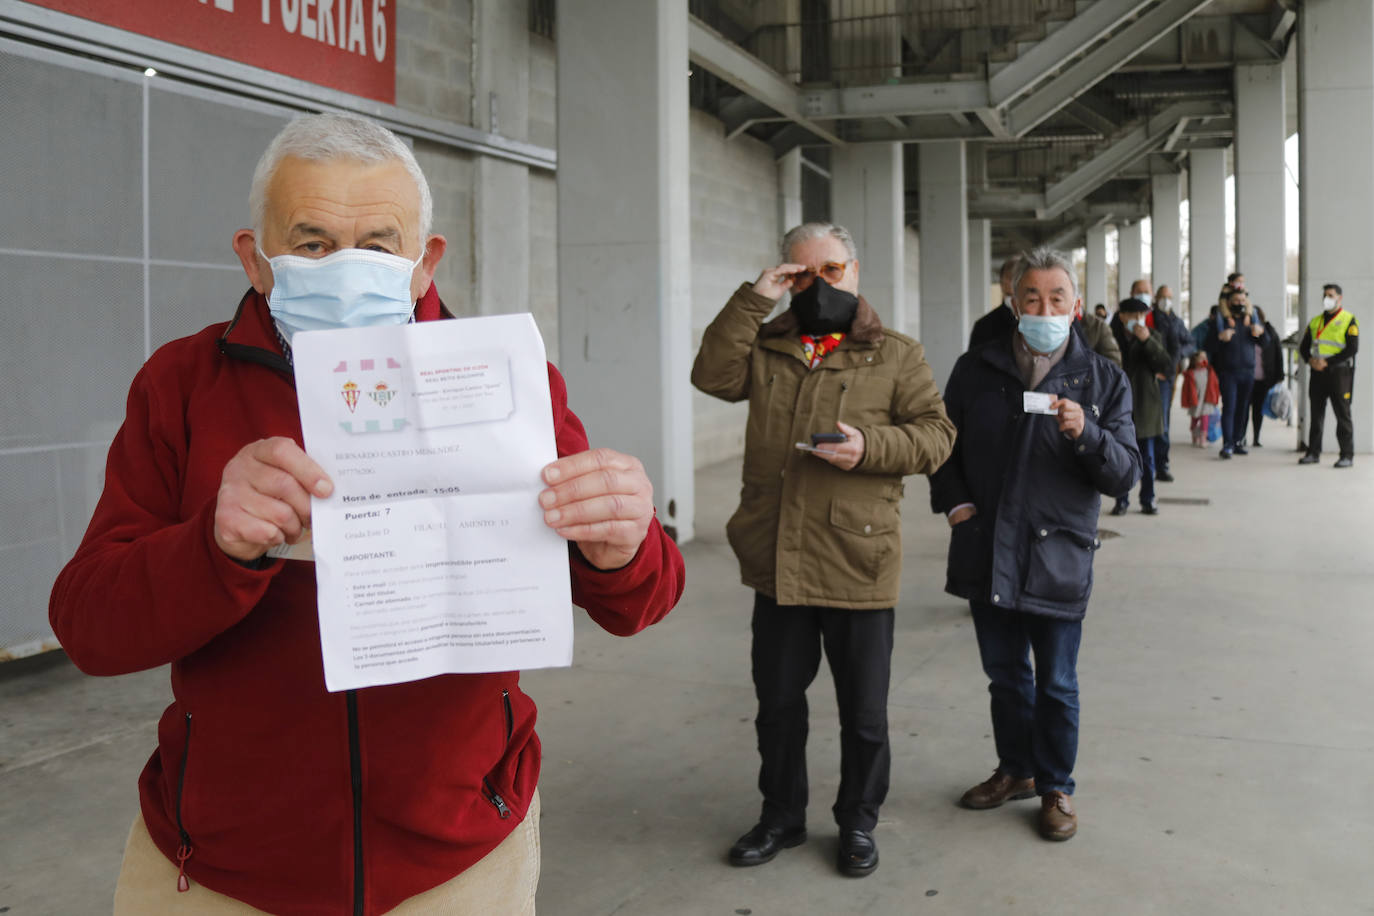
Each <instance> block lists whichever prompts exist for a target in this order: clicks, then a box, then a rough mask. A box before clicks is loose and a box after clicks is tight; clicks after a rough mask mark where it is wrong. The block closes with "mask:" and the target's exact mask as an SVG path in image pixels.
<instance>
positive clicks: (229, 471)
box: [50, 115, 683, 914]
mask: <svg viewBox="0 0 1374 916" xmlns="http://www.w3.org/2000/svg"><path fill="white" fill-rule="evenodd" d="M251 209H252V216H253V228H252V229H243V230H240V231H239V232H237V233H236V234H235V235H234V240H233V245H234V250H235V251H236V252H237V254H238V256H239V259H240V261H241V262H242V264H243V268H244V271H245V273H246V274H247V276H248V280H249V282H250V283H251V285H252V288H251V289H249V290H248V291H247V293H245V294H244V296H243V299H242V301H241V302H240V303H239V306H238V311H237V312H236V314H235V315H234V317H233V320H231V321H228V322H226V323H223V324H217V325H214V326H211V327H209V328H206V329H205V330H203V331H201V332H200V333H199V334H196V335H194V336H192V337H187V338H184V339H182V340H176V341H173V342H171V343H169V344H167V345H166V346H164V347H162V348H161V349H159V350H158V351H157V352H156V353H154V354H153V356H152V358H151V359H149V360H148V362H147V364H145V365H144V367H143V368H142V369H141V370H140V372H139V373H138V375H137V377H136V378H135V380H134V383H133V386H132V389H131V391H130V393H129V399H128V414H127V417H126V419H125V422H124V425H123V427H122V428H121V429H120V431H119V433H118V435H117V436H116V437H115V440H114V443H113V444H112V445H111V447H110V455H109V461H108V466H107V471H106V478H105V491H104V493H103V495H102V496H101V499H100V502H99V504H98V505H97V507H96V510H95V515H94V517H93V518H92V520H91V524H90V527H89V529H88V530H87V532H86V537H85V539H84V540H83V542H82V544H81V546H80V547H79V549H78V550H77V552H76V555H75V557H73V559H72V560H71V562H70V563H69V564H68V565H67V567H66V568H65V569H64V570H63V571H62V573H61V575H60V576H59V577H58V579H57V582H56V585H55V586H54V588H53V594H52V599H51V607H50V617H51V620H52V624H53V628H54V631H55V632H56V633H57V634H58V636H59V638H60V639H61V642H62V645H63V647H64V648H65V649H66V650H67V652H68V654H69V655H70V656H71V658H72V660H73V661H74V662H75V663H76V664H77V666H78V667H80V668H81V669H82V670H84V671H86V672H88V673H91V674H99V675H114V674H122V673H126V672H131V671H138V670H141V669H146V668H152V667H156V666H158V665H164V664H170V665H171V679H172V693H173V701H172V704H171V705H170V706H169V707H168V708H167V710H166V712H165V713H164V714H163V716H162V721H161V723H160V725H159V728H158V747H157V750H156V751H155V752H154V753H153V755H152V757H151V759H150V760H149V761H148V764H147V766H146V767H145V768H144V771H143V774H142V776H141V778H140V779H139V790H140V796H141V806H140V807H141V814H140V816H139V817H138V818H137V819H136V820H135V822H134V825H133V828H132V830H131V831H130V834H129V839H128V843H127V845H126V847H125V854H124V864H123V867H122V869H121V872H120V877H119V883H118V886H117V889H116V891H115V904H114V911H115V913H116V914H145V913H165V912H173V911H175V912H188V913H196V914H215V913H246V912H254V913H256V912H261V911H267V912H271V913H278V914H307V913H354V914H374V913H383V912H395V913H402V914H404V913H418V912H425V913H428V912H455V913H456V912H462V913H519V914H526V913H533V912H534V899H535V887H536V884H537V881H538V874H539V845H538V844H539V834H538V808H539V801H538V795H537V793H536V785H537V782H538V775H539V760H540V753H539V741H538V738H537V737H536V736H535V734H534V720H535V708H534V703H533V701H532V700H530V698H529V697H527V696H525V694H523V693H522V692H521V690H520V687H519V672H516V671H511V672H501V673H493V674H474V675H447V676H442V677H433V678H428V679H425V680H421V681H415V682H411V683H404V684H396V685H390V686H384V687H370V688H367V689H364V690H349V691H346V692H342V693H329V692H328V691H327V690H326V689H325V683H324V674H323V664H322V660H321V651H320V636H319V629H318V621H317V616H316V593H315V576H314V571H313V569H312V568H311V567H310V566H309V565H307V564H304V563H299V562H288V561H283V560H278V559H273V558H271V557H270V556H269V555H268V550H269V549H271V548H273V547H275V546H278V545H281V544H283V543H296V542H297V541H298V540H299V539H300V538H301V537H302V535H303V532H304V530H305V529H306V528H308V527H309V524H310V498H311V497H312V496H314V497H317V498H322V499H324V498H328V497H329V496H330V494H331V493H332V492H333V483H332V482H331V481H330V480H329V479H328V477H327V476H326V475H325V473H324V472H323V470H322V469H321V468H320V466H319V465H318V464H316V463H315V462H314V461H313V460H312V459H311V458H310V456H309V455H307V454H306V453H305V451H304V450H303V449H302V447H301V426H300V417H299V414H298V411H297V407H296V396H295V392H294V390H293V369H292V358H291V353H292V351H291V341H292V337H293V335H294V334H295V333H296V332H297V331H301V330H310V329H319V328H336V327H369V326H381V325H394V324H400V323H404V322H408V321H435V320H440V319H443V318H447V317H451V316H449V315H448V313H447V310H446V309H445V307H444V305H443V303H442V302H441V301H440V299H439V294H438V291H437V290H436V289H435V287H434V285H433V283H432V279H433V276H434V271H435V268H436V267H437V266H438V264H439V260H440V258H442V257H443V254H444V248H445V241H444V238H443V236H441V235H433V234H431V233H430V217H431V212H432V204H431V200H430V192H429V187H428V184H427V183H426V181H425V178H424V175H423V174H422V173H421V171H420V168H419V166H418V165H417V164H416V162H415V158H414V156H413V155H411V153H410V150H409V149H408V148H407V147H406V146H405V145H404V144H403V143H401V141H400V140H399V139H398V138H397V137H396V136H395V135H393V134H392V133H391V132H390V131H388V130H386V129H385V128H382V127H380V126H379V125H377V124H374V123H373V122H371V121H368V120H366V119H364V118H360V117H355V116H349V115H310V116H304V117H301V118H298V119H296V120H295V121H292V122H291V123H290V124H289V125H287V126H286V128H284V129H283V130H282V132H281V133H280V134H279V135H278V136H277V137H276V138H275V139H274V140H273V141H272V143H271V145H270V146H269V147H268V149H267V151H266V152H265V153H264V154H263V157H262V160H261V161H260V162H259V164H258V167H257V171H256V173H255V175H254V179H253V188H252V193H251ZM548 377H549V386H550V393H551V395H552V402H553V417H552V420H553V423H554V430H555V437H556V440H557V447H558V454H559V458H558V460H556V461H554V462H553V463H551V464H549V465H547V466H546V467H545V468H544V470H543V481H544V483H545V484H546V485H547V488H546V489H545V490H544V491H543V492H542V493H541V494H540V496H539V503H540V505H541V506H542V507H543V510H544V518H545V522H546V524H548V525H549V527H551V528H552V529H554V530H555V531H557V532H558V533H559V534H560V535H562V536H563V537H564V538H565V539H567V540H568V542H569V567H570V570H571V579H572V589H573V600H574V601H575V602H576V603H578V604H579V605H581V606H582V607H584V608H586V609H587V611H588V613H589V614H590V615H591V616H592V617H593V619H595V620H596V621H597V622H598V623H599V624H601V626H603V627H605V628H606V629H607V630H609V631H611V632H613V633H618V634H621V635H629V634H631V633H634V632H636V631H638V630H640V629H642V628H643V627H646V626H648V625H649V624H651V623H654V622H655V621H657V620H658V619H660V618H661V617H662V616H663V615H664V614H666V613H667V612H668V610H669V609H670V608H671V607H672V606H673V604H674V603H675V602H676V601H677V599H678V597H679V596H680V594H681V591H682V584H683V567H682V558H681V555H680V554H679V553H678V551H677V548H676V547H675V546H674V545H673V544H672V542H671V541H670V540H669V539H668V538H667V536H666V535H665V534H664V532H663V530H662V529H661V528H660V527H659V525H658V523H657V521H656V520H655V519H654V513H653V498H652V497H653V493H652V487H651V485H650V483H649V480H648V478H647V477H646V476H645V473H644V470H643V468H642V466H641V465H640V463H639V462H638V461H637V460H635V459H634V458H632V457H630V456H628V455H622V454H619V453H617V452H613V451H610V450H607V449H597V450H589V448H588V444H587V439H586V435H585V434H584V432H583V429H582V425H581V423H580V422H579V421H578V419H577V417H576V416H574V415H573V413H572V412H571V411H570V410H569V409H568V406H567V392H566V389H565V387H564V385H563V381H562V378H561V376H560V375H559V374H558V371H557V370H556V369H554V368H553V366H549V367H548Z"/></svg>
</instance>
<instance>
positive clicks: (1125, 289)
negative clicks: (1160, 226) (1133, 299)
mask: <svg viewBox="0 0 1374 916" xmlns="http://www.w3.org/2000/svg"><path fill="white" fill-rule="evenodd" d="M1116 239H1117V241H1116V250H1117V260H1116V299H1117V302H1120V301H1121V300H1122V299H1125V298H1126V297H1127V296H1129V295H1130V294H1131V284H1132V283H1134V282H1135V281H1137V280H1140V279H1143V278H1144V276H1145V274H1144V268H1143V267H1142V266H1141V254H1142V251H1143V248H1144V241H1143V240H1142V237H1141V232H1140V223H1139V222H1133V223H1123V224H1122V225H1120V226H1117V227H1116ZM1115 306H1116V302H1113V303H1110V304H1109V305H1108V306H1107V309H1108V311H1114V310H1115Z"/></svg>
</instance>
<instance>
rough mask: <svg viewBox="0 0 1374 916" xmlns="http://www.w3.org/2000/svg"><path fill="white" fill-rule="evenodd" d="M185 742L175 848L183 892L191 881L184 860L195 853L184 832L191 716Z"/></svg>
mask: <svg viewBox="0 0 1374 916" xmlns="http://www.w3.org/2000/svg"><path fill="white" fill-rule="evenodd" d="M184 724H185V726H186V742H185V744H183V745H182V748H181V769H180V772H178V773H177V808H176V817H177V834H178V835H179V839H180V840H181V842H180V844H179V845H178V846H177V891H178V892H183V893H184V892H185V891H188V890H190V889H191V881H190V879H189V878H187V877H186V860H187V859H189V858H191V856H192V855H193V854H194V853H195V846H194V845H192V843H191V835H190V834H189V833H187V832H186V821H185V810H186V768H187V766H188V765H189V764H190V762H191V714H190V713H189V712H188V713H186V714H185V723H184Z"/></svg>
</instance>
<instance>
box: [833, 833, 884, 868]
mask: <svg viewBox="0 0 1374 916" xmlns="http://www.w3.org/2000/svg"><path fill="white" fill-rule="evenodd" d="M839 866H840V874H842V875H848V876H849V877H851V878H862V877H865V876H866V875H871V874H873V870H874V869H875V868H877V867H878V844H877V843H875V842H873V834H871V833H869V832H868V831H867V830H841V831H840V861H839Z"/></svg>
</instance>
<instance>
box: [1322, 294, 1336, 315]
mask: <svg viewBox="0 0 1374 916" xmlns="http://www.w3.org/2000/svg"><path fill="white" fill-rule="evenodd" d="M1335 307H1336V297H1335V296H1327V297H1326V298H1325V299H1323V300H1322V308H1324V309H1326V310H1327V311H1328V312H1329V311H1331V310H1332V309H1334V308H1335Z"/></svg>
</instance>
